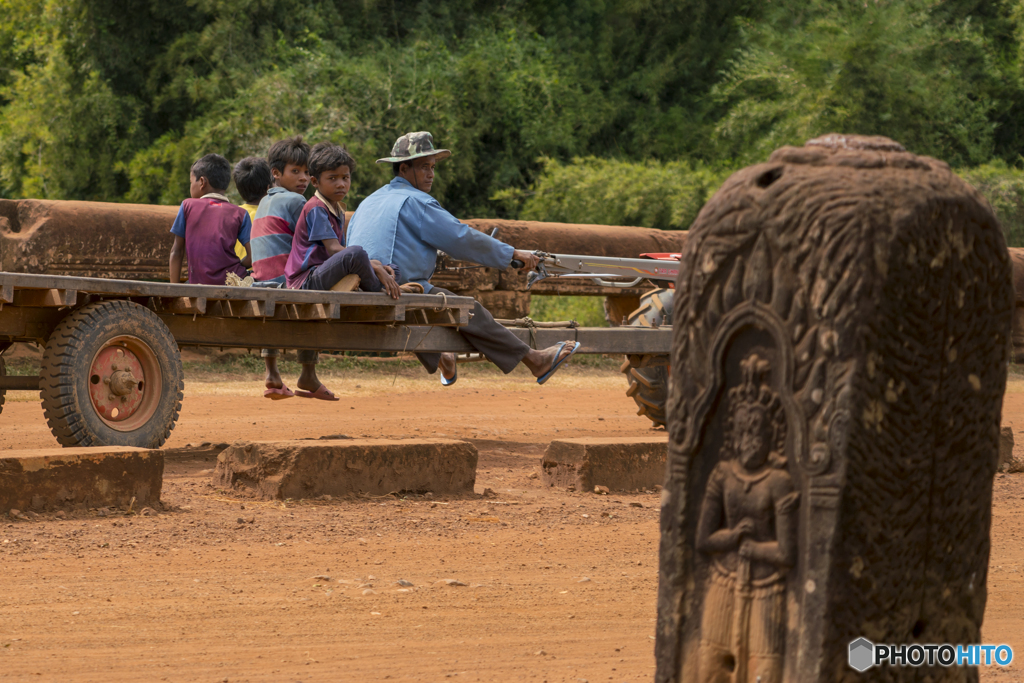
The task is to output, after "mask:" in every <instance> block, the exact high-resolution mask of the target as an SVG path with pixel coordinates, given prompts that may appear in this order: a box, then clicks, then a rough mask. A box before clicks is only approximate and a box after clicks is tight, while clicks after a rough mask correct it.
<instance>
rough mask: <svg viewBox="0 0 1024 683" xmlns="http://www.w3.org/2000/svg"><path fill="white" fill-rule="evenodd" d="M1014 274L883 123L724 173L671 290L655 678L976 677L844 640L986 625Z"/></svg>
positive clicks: (952, 178)
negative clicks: (855, 663)
mask: <svg viewBox="0 0 1024 683" xmlns="http://www.w3.org/2000/svg"><path fill="white" fill-rule="evenodd" d="M1011 275H1012V270H1011V263H1010V255H1009V253H1008V252H1007V249H1006V243H1005V241H1004V239H1003V233H1002V230H1001V228H1000V226H999V223H998V221H997V220H996V218H995V216H994V214H993V213H992V210H991V207H990V206H989V205H988V204H987V202H985V200H984V199H983V198H982V197H981V196H980V195H978V193H977V192H976V191H975V190H974V189H973V188H971V187H970V186H969V185H967V184H966V183H964V182H963V181H962V180H960V179H959V178H957V177H956V175H955V174H953V173H952V171H950V169H949V167H948V166H947V165H946V164H944V163H942V162H941V161H938V160H936V159H930V158H928V157H923V156H918V155H915V154H912V153H909V152H907V151H906V150H904V149H903V148H902V147H901V146H900V145H899V144H897V143H896V142H894V141H892V140H889V139H886V138H867V137H859V136H848V135H827V136H824V137H822V138H819V139H815V140H811V141H810V142H808V143H807V144H806V145H804V146H803V147H784V148H782V149H779V150H777V151H776V152H774V153H773V154H772V155H771V157H770V158H769V159H768V160H767V161H766V163H763V164H757V165H755V166H751V167H749V168H746V169H743V170H742V171H739V172H737V173H736V174H734V175H733V176H731V177H730V178H729V179H728V180H727V181H726V182H725V183H723V184H722V186H721V188H720V189H719V190H718V192H716V194H715V196H714V197H712V198H711V199H710V200H709V201H708V202H707V204H706V205H705V206H704V208H703V209H702V210H701V213H700V215H699V216H698V217H697V220H696V221H695V222H694V224H693V225H692V226H691V228H690V232H689V235H688V236H687V239H686V244H685V245H684V247H683V252H682V255H681V258H680V263H679V278H678V280H677V281H676V288H675V293H674V302H673V310H672V315H673V318H672V320H673V330H674V332H673V349H672V358H671V365H672V373H671V377H670V380H669V381H670V385H669V386H670V388H669V399H668V403H667V405H666V410H665V414H666V417H667V425H668V428H669V435H670V436H669V451H668V462H667V468H666V469H667V477H666V482H665V489H664V497H663V503H662V512H661V529H662V537H661V580H660V587H659V597H658V600H659V605H658V628H657V648H656V657H657V662H658V666H657V672H656V674H655V681H656V683H757V681H758V679H760V683H769V682H772V681H786V682H787V683H788V682H789V681H799V682H800V683H812V682H813V683H825V682H826V681H827V682H828V683H837V682H838V683H856V682H857V681H864V680H869V679H870V680H885V681H888V682H889V683H899V682H906V683H912V682H915V681H921V680H929V681H933V682H934V683H939V682H948V683H954V682H956V683H963V682H964V681H977V680H978V672H977V670H976V668H973V667H942V666H938V665H935V666H927V665H925V666H922V667H902V668H901V667H888V668H886V667H873V668H872V669H871V670H870V671H867V672H863V673H862V672H861V671H859V670H856V669H854V668H852V667H851V666H850V664H849V659H848V658H849V646H850V643H851V642H855V641H856V640H857V639H858V638H861V637H867V638H870V639H871V641H872V642H876V643H944V642H964V643H968V642H978V641H979V639H980V638H981V620H982V616H983V615H984V612H985V599H986V588H985V586H986V581H987V571H988V556H989V543H990V541H989V525H990V522H991V509H990V506H991V501H992V478H993V476H994V474H995V470H996V465H997V462H998V460H997V458H998V446H999V415H1000V410H1001V405H1002V393H1003V390H1004V388H1005V383H1006V369H1007V364H1008V360H1009V351H1010V332H1011V322H1012V319H1013V312H1014V311H1013V309H1014V303H1015V302H1014V291H1013V280H1012V277H1011ZM1022 319H1024V317H1022ZM1022 337H1024V335H1022ZM797 492H799V494H797ZM797 495H799V499H798V498H797Z"/></svg>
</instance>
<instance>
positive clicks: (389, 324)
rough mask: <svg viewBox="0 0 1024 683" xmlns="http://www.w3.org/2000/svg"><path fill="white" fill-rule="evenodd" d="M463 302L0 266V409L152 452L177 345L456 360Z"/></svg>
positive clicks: (653, 331) (660, 352) (536, 335)
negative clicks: (16, 401)
mask: <svg viewBox="0 0 1024 683" xmlns="http://www.w3.org/2000/svg"><path fill="white" fill-rule="evenodd" d="M475 306H476V301H475V300H474V299H472V298H470V297H462V296H453V295H447V294H402V295H401V297H400V298H398V299H392V298H390V297H388V296H387V295H386V294H384V293H372V292H322V291H306V290H294V289H272V288H263V287H227V286H225V287H216V286H208V285H182V284H169V283H165V282H143V281H135V280H107V279H102V278H87V277H66V276H55V275H30V274H21V273H4V272H0V410H2V406H3V398H4V393H5V392H6V391H7V390H8V389H38V390H39V392H40V398H41V400H42V404H43V409H44V412H45V414H46V418H47V422H48V423H49V425H50V429H51V431H52V432H53V434H54V436H55V437H56V438H57V440H58V442H59V443H61V444H62V445H64V446H91V445H124V446H139V447H145V448H156V447H159V446H160V445H162V444H163V442H164V441H165V440H166V439H167V437H168V436H169V435H170V431H171V430H172V429H173V428H174V424H175V422H176V420H177V418H178V415H179V412H180V409H181V400H182V398H183V389H184V373H183V371H182V367H181V357H180V353H179V349H180V348H181V347H183V346H205V347H222V348H248V349H258V348H280V349H312V350H318V351H327V352H342V351H363V352H393V353H398V352H410V353H444V352H454V353H466V352H472V351H473V350H474V349H473V348H472V347H471V346H470V345H469V344H468V343H467V342H466V340H465V339H464V338H463V336H462V335H461V334H459V328H460V327H462V326H464V325H466V324H468V323H469V320H470V318H471V316H472V314H473V313H472V312H473V308H474V307H475ZM519 323H520V325H519V326H515V327H509V330H510V331H511V332H512V333H513V334H515V335H516V336H517V337H519V338H520V339H521V340H523V341H524V342H526V343H528V344H530V345H531V346H533V347H534V348H544V347H548V346H551V345H553V344H555V343H557V342H560V341H563V340H573V341H578V342H580V349H579V351H578V353H592V354H593V353H614V354H623V355H625V356H627V359H630V360H628V361H627V365H630V364H632V366H636V367H638V368H640V369H643V368H646V367H648V366H649V364H650V362H651V359H652V358H667V354H668V351H669V347H670V344H671V328H668V327H662V328H658V327H657V326H653V327H644V328H638V327H619V328H580V327H575V326H572V327H561V328H558V327H555V328H552V327H538V326H536V325H534V324H532V323H531V321H529V320H528V319H527V320H525V321H519ZM14 342H36V343H39V344H41V345H43V346H44V353H43V361H42V366H41V368H40V376H39V377H7V376H6V373H5V371H4V366H3V358H2V353H3V352H4V351H5V350H6V349H7V348H9V347H10V346H11V345H12V344H13V343H14ZM632 366H631V367H632ZM624 367H626V366H624ZM627 371H628V372H629V373H631V376H632V375H633V374H636V372H638V370H635V369H630V368H627V369H625V370H624V372H627ZM638 376H639V375H638ZM658 381H660V380H658ZM645 382H646V383H647V384H651V382H650V381H648V380H645ZM630 395H631V396H632V394H630ZM638 400H639V399H638ZM641 410H643V408H641Z"/></svg>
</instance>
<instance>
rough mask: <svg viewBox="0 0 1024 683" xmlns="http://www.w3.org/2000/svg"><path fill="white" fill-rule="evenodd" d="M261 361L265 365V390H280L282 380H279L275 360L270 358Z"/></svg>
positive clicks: (282, 383)
mask: <svg viewBox="0 0 1024 683" xmlns="http://www.w3.org/2000/svg"><path fill="white" fill-rule="evenodd" d="M263 360H264V361H266V364H267V379H266V381H265V384H266V385H267V389H281V388H282V387H284V380H282V379H281V373H280V372H278V369H277V358H274V357H273V356H271V357H270V358H264V359H263Z"/></svg>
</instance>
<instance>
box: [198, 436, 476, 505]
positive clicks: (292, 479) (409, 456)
mask: <svg viewBox="0 0 1024 683" xmlns="http://www.w3.org/2000/svg"><path fill="white" fill-rule="evenodd" d="M476 461H477V451H476V447H475V446H473V445H472V444H470V443H466V442H465V441H453V440H448V439H417V440H390V439H346V440H344V441H257V442H239V443H234V444H232V445H231V446H230V447H229V448H227V449H225V450H223V451H221V453H220V455H218V456H217V467H216V469H215V470H214V473H213V483H214V485H216V486H223V487H225V488H236V487H244V488H249V489H251V490H252V491H253V492H254V493H256V495H257V496H259V497H260V498H264V499H279V500H283V499H285V498H314V497H316V496H322V495H324V494H328V495H331V496H344V495H350V494H362V493H366V494H371V495H386V494H388V493H392V492H396V491H410V492H419V493H425V492H427V491H431V492H433V493H436V494H446V493H472V492H473V485H474V484H475V483H476Z"/></svg>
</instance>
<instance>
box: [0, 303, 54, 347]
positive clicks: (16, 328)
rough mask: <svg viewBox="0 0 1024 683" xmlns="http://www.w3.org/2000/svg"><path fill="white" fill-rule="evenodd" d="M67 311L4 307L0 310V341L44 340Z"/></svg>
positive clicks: (51, 308)
mask: <svg viewBox="0 0 1024 683" xmlns="http://www.w3.org/2000/svg"><path fill="white" fill-rule="evenodd" d="M67 313H68V312H67V311H65V310H62V309H59V308H53V307H47V308H21V307H14V306H4V308H3V310H0V339H5V340H7V341H43V340H46V339H47V338H48V337H49V336H50V333H51V332H53V328H55V327H57V323H59V322H60V321H61V319H62V318H63V317H64V316H65V315H67Z"/></svg>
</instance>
